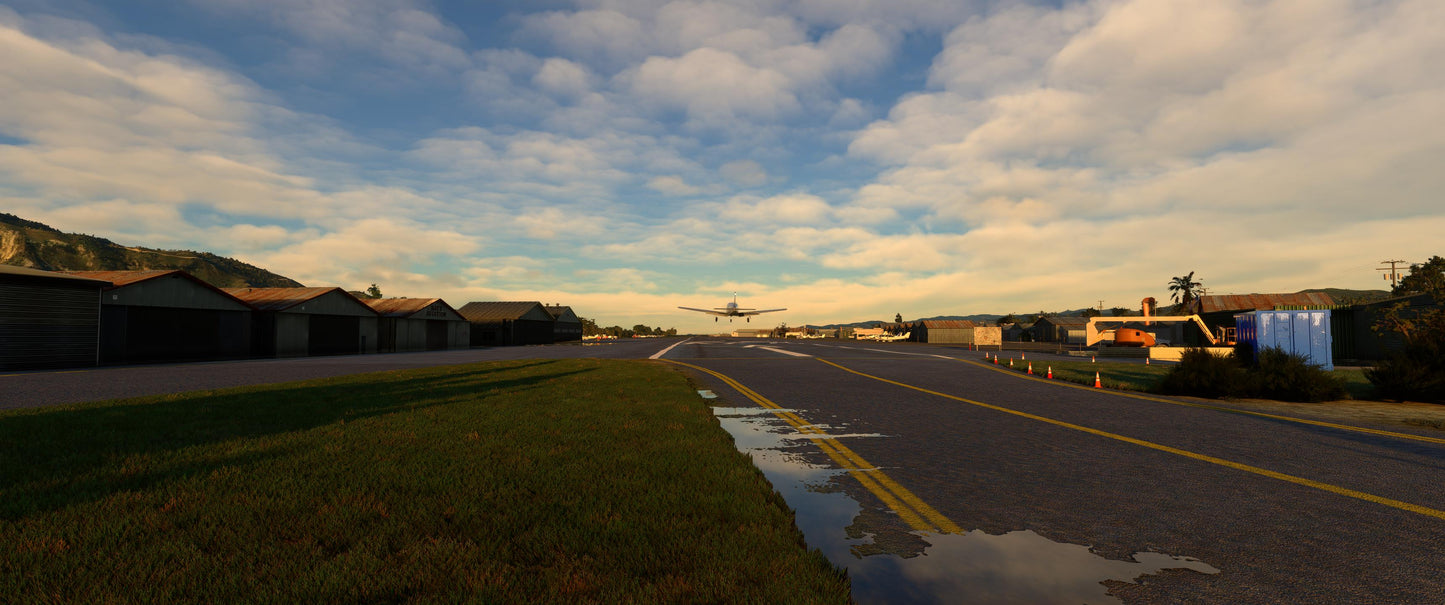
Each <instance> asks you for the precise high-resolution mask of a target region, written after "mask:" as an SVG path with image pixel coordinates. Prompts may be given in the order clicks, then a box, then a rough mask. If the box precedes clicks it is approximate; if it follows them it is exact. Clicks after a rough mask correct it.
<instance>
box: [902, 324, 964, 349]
mask: <svg viewBox="0 0 1445 605" xmlns="http://www.w3.org/2000/svg"><path fill="white" fill-rule="evenodd" d="M974 327H975V324H974V323H973V322H972V321H969V320H966V319H924V320H921V321H915V322H913V323H912V324H911V325H910V327H909V330H910V332H911V334H910V338H909V340H912V341H915V342H927V343H933V344H968V343H971V342H973V329H974Z"/></svg>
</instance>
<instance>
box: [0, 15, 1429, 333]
mask: <svg viewBox="0 0 1445 605" xmlns="http://www.w3.org/2000/svg"><path fill="white" fill-rule="evenodd" d="M1439 23H1445V4H1442V3H1440V2H1438V1H1435V0H1421V1H1409V0H1403V1H1373V2H1347V1H1331V0H1311V1H1308V2H1300V1H1241V0H1220V1H1218V2H1206V3H1201V2H1192V1H1185V0H1147V1H1103V0H1100V1H1094V2H1065V3H1026V2H955V1H931V0H911V1H910V0H894V1H891V2H888V1H873V0H848V1H846V2H838V1H826V2H825V1H823V0H798V1H792V2H784V1H774V0H749V1H739V2H666V1H621V0H615V1H613V0H583V1H577V2H563V1H552V2H521V1H517V2H487V3H476V2H427V1H423V0H349V1H342V0H275V1H270V2H255V1H252V0H175V1H168V2H158V1H137V2H126V3H91V2H80V1H55V0H47V1H45V2H35V1H28V0H27V1H20V2H14V1H12V2H8V3H5V2H0V56H4V57H7V59H6V60H5V61H3V62H0V210H4V211H7V212H11V213H14V214H18V215H20V216H23V217H26V218H30V219H33V220H39V221H42V222H46V223H48V224H51V225H53V226H55V227H57V228H60V229H62V230H66V231H78V232H86V233H93V234H97V235H102V236H105V237H109V238H111V239H114V240H116V241H118V242H121V243H124V244H130V245H146V246H152V247H164V248H186V249H199V250H207V251H211V252H216V253H218V254H224V255H230V256H235V257H237V258H241V259H243V260H246V261H248V262H252V263H255V264H258V265H260V266H263V267H265V268H268V269H270V270H272V271H275V272H278V273H281V274H283V275H287V276H290V277H293V278H295V279H298V280H300V281H302V282H304V283H306V284H307V285H340V286H343V287H346V288H349V289H361V288H364V287H365V286H366V285H368V284H371V283H377V284H379V285H380V286H381V287H382V289H383V291H385V292H387V293H388V294H393V295H405V296H442V297H444V298H446V299H447V300H448V301H450V302H452V303H453V304H455V305H457V306H460V305H461V304H464V303H466V302H467V301H471V300H498V299H502V300H514V299H522V300H542V301H544V302H548V303H555V302H560V303H564V304H570V305H572V306H574V307H575V308H576V309H577V310H578V312H579V313H580V314H581V315H583V316H587V317H593V318H596V319H597V320H599V321H600V322H602V323H603V324H604V325H605V324H613V323H619V324H624V325H629V326H630V325H632V324H634V323H646V324H649V325H662V326H675V327H678V328H679V329H682V330H684V331H690V330H707V329H710V328H711V327H712V326H713V325H714V324H713V323H712V322H711V321H709V320H707V319H706V318H703V317H693V316H691V315H690V314H688V313H687V312H684V311H678V310H676V309H675V307H676V306H678V305H686V306H714V305H718V304H721V303H722V302H723V301H725V300H726V299H727V298H728V297H729V296H730V294H731V292H733V291H737V292H739V293H740V294H741V296H742V302H743V303H744V304H745V305H755V306H763V307H775V306H786V307H789V308H790V311H788V312H787V313H782V314H777V315H774V316H769V317H767V318H766V323H767V325H773V324H775V323H777V322H779V321H783V322H787V323H790V324H793V325H796V324H799V323H805V322H807V323H829V322H836V321H855V320H865V319H882V318H891V317H892V316H893V315H894V313H901V314H903V315H904V316H906V317H909V318H912V317H922V316H932V315H942V314H968V313H978V312H1000V313H1002V312H1010V311H1016V312H1028V311H1037V310H1040V309H1059V308H1079V307H1083V306H1092V305H1095V304H1098V301H1100V300H1103V301H1104V304H1105V306H1126V307H1135V306H1137V304H1138V300H1139V299H1140V298H1143V297H1145V296H1155V297H1159V298H1161V299H1162V298H1166V296H1167V290H1166V285H1167V283H1168V281H1169V278H1170V277H1172V276H1175V275H1182V274H1184V273H1187V272H1188V271H1196V276H1198V277H1202V278H1203V281H1204V283H1205V285H1206V287H1208V288H1209V289H1210V291H1211V292H1217V293H1226V292H1233V293H1247V292H1292V291H1296V290H1299V289H1302V288H1308V287H1327V286H1329V287H1351V288H1374V287H1379V286H1380V285H1381V283H1382V282H1381V281H1380V280H1379V277H1378V276H1379V273H1378V272H1377V271H1375V270H1374V268H1375V267H1376V266H1378V263H1377V261H1380V260H1382V259H1387V258H1388V259H1393V258H1403V259H1407V260H1415V261H1422V260H1424V259H1425V258H1427V257H1429V256H1430V255H1433V254H1441V253H1445V250H1442V249H1441V244H1442V242H1445V238H1442V237H1441V233H1445V212H1442V210H1441V208H1442V207H1445V204H1442V203H1441V192H1442V191H1445V170H1440V168H1439V167H1440V166H1441V165H1442V164H1445V162H1442V159H1445V70H1441V69H1440V68H1439V66H1440V65H1442V64H1445V41H1442V40H1445V38H1442V37H1441V36H1438V35H1436V33H1435V32H1433V31H1431V27H1432V24H1439Z"/></svg>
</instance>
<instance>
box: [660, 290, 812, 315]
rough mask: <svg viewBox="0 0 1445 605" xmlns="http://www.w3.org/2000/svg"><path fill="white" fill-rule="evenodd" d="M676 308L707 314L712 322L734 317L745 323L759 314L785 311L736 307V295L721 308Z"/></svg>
mask: <svg viewBox="0 0 1445 605" xmlns="http://www.w3.org/2000/svg"><path fill="white" fill-rule="evenodd" d="M678 308H679V309H683V310H685V311H697V312H698V313H707V314H708V315H712V316H714V317H713V321H717V318H719V317H726V318H728V321H732V318H734V317H742V318H744V319H746V320H747V321H752V316H753V315H758V314H760V313H774V312H777V311H787V309H763V310H761V311H760V310H758V309H752V308H746V307H739V306H738V300H737V295H736V294H734V295H733V300H732V302H729V303H727V305H725V306H721V307H713V308H711V309H696V308H693V307H678Z"/></svg>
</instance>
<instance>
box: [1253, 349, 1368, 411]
mask: <svg viewBox="0 0 1445 605" xmlns="http://www.w3.org/2000/svg"><path fill="white" fill-rule="evenodd" d="M1256 363H1257V365H1255V366H1254V367H1252V368H1250V374H1252V375H1253V377H1254V380H1253V383H1254V384H1253V386H1254V389H1255V391H1254V396H1256V397H1264V398H1266V399H1277V400H1280V401H1309V402H1315V401H1331V400H1334V399H1340V398H1342V397H1344V396H1345V382H1344V381H1343V380H1341V379H1340V378H1339V377H1337V376H1335V375H1334V374H1331V373H1329V372H1327V371H1325V370H1324V369H1323V368H1320V367H1319V366H1315V365H1312V364H1310V363H1309V360H1308V358H1306V357H1304V356H1302V355H1295V354H1293V353H1287V352H1285V351H1282V350H1280V349H1265V350H1263V351H1260V352H1259V356H1258V359H1257V360H1256Z"/></svg>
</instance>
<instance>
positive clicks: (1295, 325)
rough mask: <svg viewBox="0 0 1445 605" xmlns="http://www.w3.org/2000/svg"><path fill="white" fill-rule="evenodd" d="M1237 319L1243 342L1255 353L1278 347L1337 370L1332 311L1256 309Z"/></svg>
mask: <svg viewBox="0 0 1445 605" xmlns="http://www.w3.org/2000/svg"><path fill="white" fill-rule="evenodd" d="M1234 318H1235V331H1236V333H1237V335H1238V337H1239V342H1240V343H1241V344H1244V345H1247V346H1249V347H1251V348H1252V349H1253V350H1254V353H1255V355H1258V354H1259V353H1260V351H1263V350H1264V349H1269V348H1277V349H1282V350H1284V351H1285V352H1288V353H1294V354H1296V355H1301V356H1304V357H1305V358H1307V359H1309V362H1310V363H1312V364H1314V365H1317V366H1320V367H1322V368H1324V369H1326V370H1333V369H1335V361H1334V351H1333V346H1332V343H1331V341H1332V339H1331V337H1330V312H1329V311H1254V312H1252V313H1240V314H1239V315H1235V316H1234Z"/></svg>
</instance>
